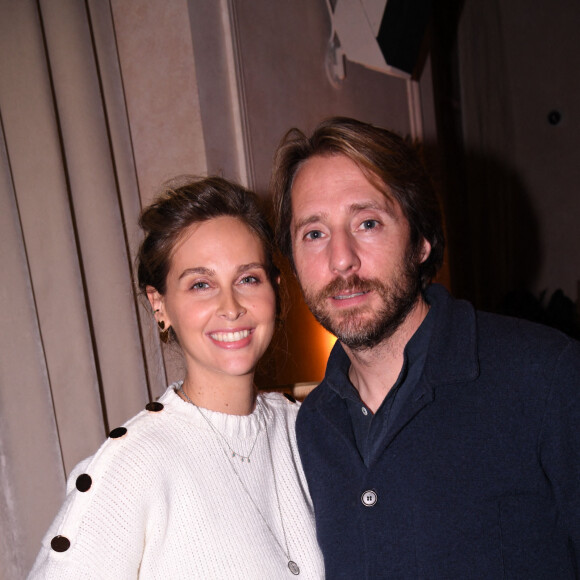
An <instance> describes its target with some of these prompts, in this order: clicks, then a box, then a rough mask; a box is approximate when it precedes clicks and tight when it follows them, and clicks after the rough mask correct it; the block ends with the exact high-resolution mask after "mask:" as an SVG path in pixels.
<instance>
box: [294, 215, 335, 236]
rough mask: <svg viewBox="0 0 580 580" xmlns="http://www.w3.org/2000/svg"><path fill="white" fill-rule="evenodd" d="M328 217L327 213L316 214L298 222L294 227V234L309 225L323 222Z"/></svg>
mask: <svg viewBox="0 0 580 580" xmlns="http://www.w3.org/2000/svg"><path fill="white" fill-rule="evenodd" d="M327 215H328V214H327V213H316V214H313V215H310V216H307V217H304V218H302V219H300V220H298V221H297V222H296V224H295V225H294V232H297V231H298V230H300V229H302V228H303V227H305V226H307V225H309V224H314V223H316V222H319V221H323V220H324V218H325V217H326V216H327Z"/></svg>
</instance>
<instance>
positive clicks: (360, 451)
mask: <svg viewBox="0 0 580 580" xmlns="http://www.w3.org/2000/svg"><path fill="white" fill-rule="evenodd" d="M272 188H273V193H274V200H275V208H276V212H277V240H278V243H279V246H280V248H281V251H282V252H283V253H284V254H285V255H286V257H287V258H288V259H289V260H290V262H291V264H292V267H293V269H294V271H295V273H296V274H297V277H298V279H299V281H300V284H301V286H302V290H303V293H304V297H305V300H306V302H307V304H308V306H309V307H310V309H311V310H312V312H313V314H314V315H315V317H316V318H317V319H318V321H319V322H320V323H321V324H322V325H323V326H324V327H325V328H326V329H327V330H329V331H330V332H332V333H333V334H335V335H336V336H337V337H338V340H337V342H336V345H335V347H334V349H333V351H332V353H331V355H330V359H329V362H328V366H327V371H326V376H325V378H324V380H323V381H322V383H321V384H320V386H319V387H317V388H316V389H315V390H314V391H313V392H312V393H311V394H310V395H309V396H308V398H307V399H306V401H305V402H304V403H303V405H302V408H301V410H300V413H299V415H298V422H297V437H298V444H299V449H300V453H301V458H302V461H303V464H304V469H305V472H306V475H307V479H308V484H309V488H310V492H311V495H312V499H313V503H314V509H315V515H316V523H317V534H318V540H319V543H320V546H321V548H322V551H323V553H324V560H325V567H326V571H327V577H328V578H331V579H336V578H348V579H351V580H352V579H359V578H372V579H375V578H389V579H397V578H428V579H461V580H463V579H467V578H478V579H486V580H487V579H496V578H521V579H526V580H530V579H543V580H545V579H556V578H558V579H561V578H578V577H579V573H580V572H579V571H580V344H579V343H577V342H575V341H573V340H572V339H570V338H568V337H566V336H565V335H563V334H560V333H558V332H556V331H553V330H551V329H547V328H544V327H541V326H538V325H534V324H531V323H527V322H523V321H518V320H515V319H509V318H504V317H499V316H496V315H491V314H486V313H481V312H477V311H475V310H474V309H473V307H472V306H471V305H470V304H469V303H467V302H464V301H459V300H455V299H453V298H452V297H451V296H450V295H449V294H448V293H447V291H446V290H445V289H444V288H443V287H442V286H439V285H437V284H431V280H432V278H433V277H434V275H435V273H436V271H437V269H438V268H439V267H440V265H441V263H442V258H443V247H444V238H443V229H442V225H441V216H440V213H439V209H438V205H437V201H436V196H435V194H434V192H433V189H432V187H431V185H430V183H429V179H428V177H427V175H426V173H425V171H424V169H423V168H422V166H421V164H420V162H419V160H418V158H417V156H416V154H415V152H414V151H413V149H412V148H411V147H409V146H408V145H407V144H406V143H405V142H404V141H403V140H402V139H401V138H400V137H398V136H396V135H394V134H392V133H390V132H388V131H385V130H382V129H378V128H375V127H373V126H370V125H367V124H364V123H361V122H358V121H355V120H352V119H344V118H336V119H330V120H328V121H325V122H323V123H322V124H320V125H319V126H318V127H317V128H316V130H315V131H314V133H313V135H312V136H311V137H310V138H307V137H306V136H304V135H303V134H302V133H301V132H299V131H297V130H292V131H290V132H289V133H288V134H287V135H286V137H285V138H284V140H283V142H282V144H281V146H280V148H279V150H278V152H277V155H276V165H275V168H274V173H273V178H272Z"/></svg>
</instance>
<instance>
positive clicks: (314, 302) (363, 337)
mask: <svg viewBox="0 0 580 580" xmlns="http://www.w3.org/2000/svg"><path fill="white" fill-rule="evenodd" d="M353 289H356V291H357V292H368V291H373V292H375V293H376V294H377V295H378V296H379V297H380V298H381V302H382V303H381V305H380V306H379V308H378V309H377V310H376V311H375V312H371V311H370V309H369V306H360V307H358V306H353V307H352V308H349V309H348V310H345V311H344V312H340V311H338V310H331V309H330V308H329V306H328V302H327V300H328V299H329V298H332V297H333V296H337V295H340V294H341V293H343V292H345V291H349V290H353ZM420 290H421V279H420V276H419V262H418V260H417V258H416V257H415V255H414V252H412V251H407V252H406V255H405V258H404V260H403V263H402V264H399V265H398V267H397V268H396V270H395V272H394V274H393V276H392V277H391V279H390V280H388V281H387V282H383V281H381V280H378V279H376V278H370V279H362V278H359V276H357V275H356V274H353V275H352V276H349V277H348V278H336V279H334V280H333V281H332V282H330V283H329V284H328V285H327V286H326V287H325V288H323V289H322V290H321V291H320V292H318V293H317V294H314V293H313V292H308V291H307V290H306V289H305V290H304V300H305V301H306V304H307V305H308V307H309V308H310V310H311V312H312V314H313V315H314V317H315V318H316V320H318V322H319V323H320V324H321V325H322V326H323V327H324V328H325V329H326V330H328V332H330V333H332V334H334V335H335V336H336V337H337V338H338V339H339V340H340V341H341V342H342V343H343V344H345V345H346V346H348V347H349V348H351V349H352V350H366V349H370V348H373V347H375V346H377V345H378V344H379V343H381V342H382V341H383V340H385V339H387V338H390V337H391V336H392V335H393V334H394V333H395V331H396V330H397V329H398V328H399V326H400V325H401V324H402V323H403V322H404V320H405V319H406V318H407V316H408V315H409V313H410V312H411V310H412V309H413V307H414V306H415V304H416V303H417V299H418V297H419V293H420ZM369 314H371V315H372V317H371V318H369Z"/></svg>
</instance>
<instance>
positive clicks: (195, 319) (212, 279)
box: [150, 216, 276, 377]
mask: <svg viewBox="0 0 580 580" xmlns="http://www.w3.org/2000/svg"><path fill="white" fill-rule="evenodd" d="M158 298H159V299H160V300H161V305H162V307H161V314H162V317H161V319H162V320H164V321H165V324H166V325H167V326H171V327H173V330H174V331H175V333H176V334H177V338H178V340H179V344H180V346H181V348H182V349H183V352H184V354H185V360H186V365H187V372H188V375H189V376H192V377H195V376H198V377H200V376H201V377H207V376H208V375H224V374H225V375H230V376H234V375H235V376H241V375H247V374H249V373H252V372H253V371H254V369H255V367H256V364H257V363H258V361H259V360H260V358H261V356H262V355H263V354H264V352H265V351H266V349H267V347H268V345H269V343H270V340H271V339H272V335H273V333H274V326H275V317H276V295H275V292H274V289H273V288H272V285H271V283H270V280H269V279H268V276H267V272H266V264H265V254H264V249H263V247H262V243H261V242H260V240H259V238H258V237H257V236H256V235H255V234H254V233H253V232H252V231H251V230H250V229H249V228H248V226H246V225H245V224H244V223H243V222H242V221H240V220H239V219H237V218H234V217H229V216H223V217H219V218H214V219H211V220H209V221H205V222H201V223H197V224H193V225H192V226H190V227H189V228H188V230H186V232H185V234H184V236H183V238H182V239H181V240H180V241H179V242H178V244H177V245H176V247H175V249H174V252H173V256H172V258H171V266H170V269H169V273H168V275H167V287H166V293H165V295H164V296H162V297H158ZM150 299H151V297H150ZM153 306H154V308H159V306H156V305H155V304H154V305H153Z"/></svg>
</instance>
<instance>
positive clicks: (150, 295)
mask: <svg viewBox="0 0 580 580" xmlns="http://www.w3.org/2000/svg"><path fill="white" fill-rule="evenodd" d="M145 292H146V293H147V299H148V300H149V304H151V308H153V312H157V311H159V310H161V309H162V308H163V296H161V294H159V292H157V290H155V288H153V286H147V287H146V288H145Z"/></svg>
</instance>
